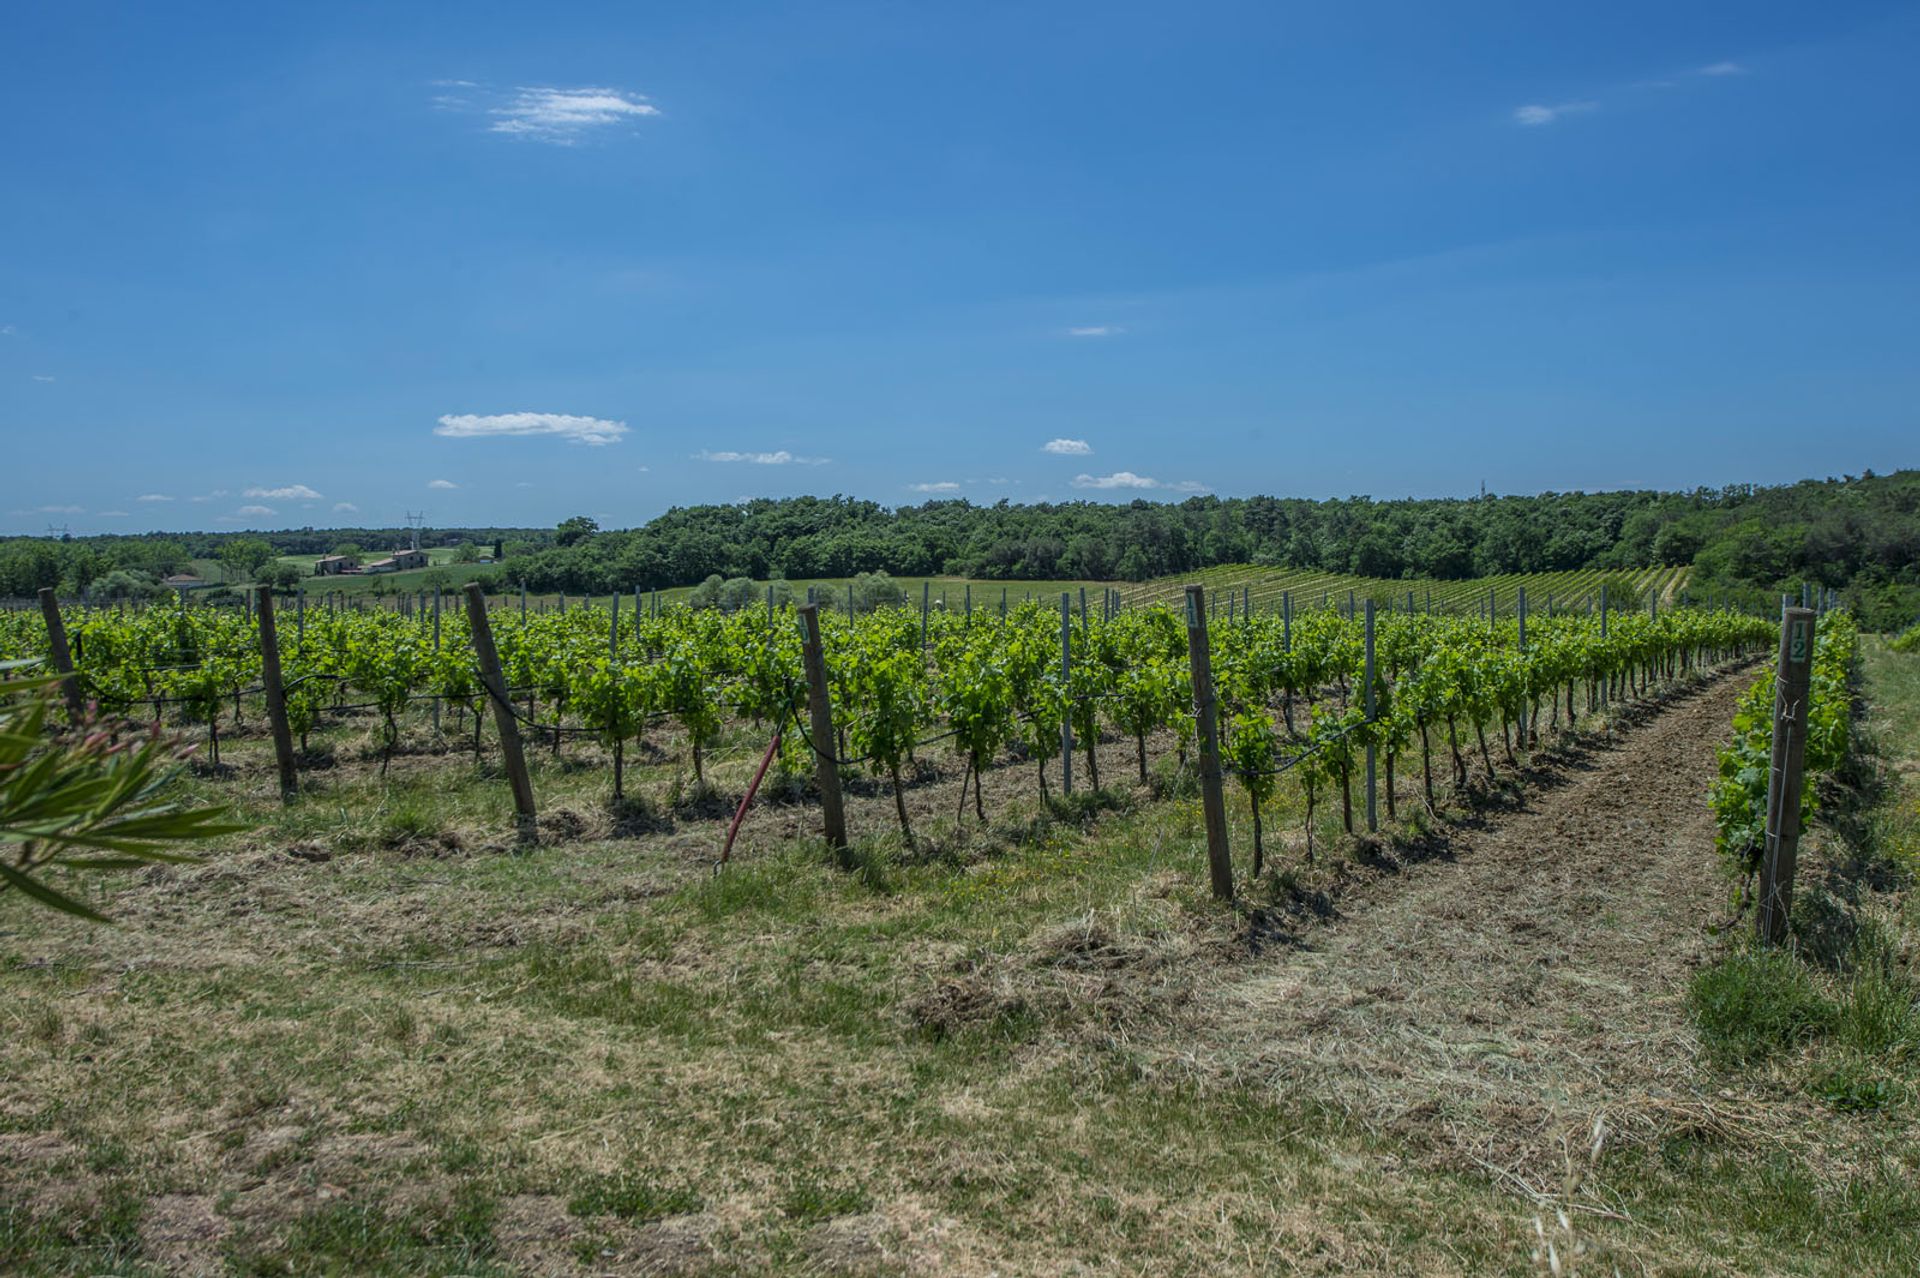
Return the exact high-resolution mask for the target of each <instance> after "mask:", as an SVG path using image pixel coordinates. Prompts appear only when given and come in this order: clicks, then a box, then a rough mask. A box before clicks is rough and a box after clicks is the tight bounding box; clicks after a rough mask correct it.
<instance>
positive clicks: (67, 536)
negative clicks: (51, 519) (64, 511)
mask: <svg viewBox="0 0 1920 1278" xmlns="http://www.w3.org/2000/svg"><path fill="white" fill-rule="evenodd" d="M47 536H49V537H51V538H53V539H54V540H55V541H72V540H73V529H72V528H70V527H68V526H67V525H66V524H61V525H60V526H59V527H58V528H56V527H54V526H53V525H52V524H48V525H47Z"/></svg>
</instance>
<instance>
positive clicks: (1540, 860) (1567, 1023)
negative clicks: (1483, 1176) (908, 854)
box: [1177, 673, 1751, 1193]
mask: <svg viewBox="0 0 1920 1278" xmlns="http://www.w3.org/2000/svg"><path fill="white" fill-rule="evenodd" d="M1750 682H1751V676H1750V675H1742V674H1740V673H1735V674H1731V675H1727V676H1723V677H1722V678H1720V679H1719V680H1717V681H1716V682H1714V683H1712V684H1710V685H1708V686H1706V687H1705V688H1704V689H1702V690H1699V691H1697V692H1694V693H1691V694H1686V695H1683V696H1681V697H1679V698H1676V699H1675V700H1674V701H1673V702H1672V703H1671V704H1669V705H1668V706H1666V707H1665V708H1664V709H1662V710H1660V711H1658V712H1657V713H1653V714H1651V715H1649V716H1647V717H1645V718H1644V719H1643V720H1642V721H1641V722H1639V723H1638V724H1637V725H1634V726H1630V727H1626V728H1622V729H1619V730H1617V731H1616V732H1615V733H1614V734H1613V735H1612V738H1611V739H1610V740H1605V739H1603V740H1597V741H1595V742H1592V743H1590V744H1589V745H1587V746H1585V747H1583V748H1580V749H1578V750H1575V751H1573V752H1570V753H1567V754H1565V755H1563V756H1562V757H1561V758H1560V759H1559V760H1557V761H1556V762H1554V763H1552V764H1549V765H1548V766H1547V767H1545V768H1544V769H1543V774H1541V775H1536V776H1535V777H1534V778H1532V782H1533V783H1532V784H1531V785H1530V786H1529V787H1528V789H1527V791H1526V798H1525V799H1524V801H1523V802H1522V804H1521V806H1519V807H1518V808H1517V809H1515V810H1513V811H1510V812H1506V813H1502V814H1499V815H1496V816H1494V817H1492V818H1491V819H1490V820H1487V821H1484V822H1480V823H1469V824H1467V825H1466V826H1464V827H1461V828H1457V829H1455V830H1454V831H1452V833H1451V835H1450V837H1449V838H1448V841H1447V850H1446V855H1445V856H1444V857H1435V858H1430V859H1427V860H1425V861H1421V862H1416V863H1413V864H1411V865H1408V866H1406V867H1404V868H1403V870H1402V872H1401V873H1400V874H1399V875H1397V876H1395V880H1394V881H1387V882H1379V883H1376V884H1374V885H1373V887H1372V888H1371V889H1367V888H1363V889H1362V890H1361V892H1360V893H1359V896H1360V897H1361V898H1362V899H1359V900H1354V899H1345V898H1343V899H1342V901H1341V903H1340V908H1339V911H1338V912H1337V913H1336V914H1334V915H1333V916H1332V917H1330V918H1328V919H1326V920H1325V921H1323V922H1319V923H1310V924H1309V925H1308V926H1307V928H1306V930H1305V932H1304V933H1303V934H1302V936H1301V937H1300V943H1299V944H1298V945H1297V946H1292V947H1284V948H1279V949H1270V950H1269V951H1268V952H1267V954H1266V955H1265V956H1264V957H1262V958H1260V959H1256V960H1255V961H1254V962H1252V963H1251V964H1241V965H1238V966H1236V967H1235V968H1233V969H1231V971H1232V979H1231V980H1230V981H1229V982H1228V983H1226V984H1224V985H1220V986H1216V987H1215V988H1213V989H1211V990H1208V991H1205V992H1203V993H1202V994H1201V996H1200V1001H1201V1006H1200V1008H1199V1020H1200V1023H1201V1028H1200V1035H1201V1038H1202V1040H1203V1042H1202V1043H1201V1044H1198V1045H1196V1044H1195V1043H1193V1042H1192V1041H1190V1040H1189V1041H1187V1042H1184V1043H1182V1044H1181V1045H1180V1046H1179V1048H1178V1049H1177V1050H1178V1054H1179V1056H1180V1057H1181V1058H1183V1059H1185V1060H1186V1061H1189V1062H1198V1064H1197V1066H1196V1067H1197V1068H1199V1069H1200V1070H1201V1071H1203V1072H1211V1071H1218V1072H1220V1073H1222V1074H1225V1075H1227V1076H1230V1077H1233V1078H1235V1079H1237V1080H1240V1081H1243V1082H1244V1081H1253V1082H1259V1083H1263V1084H1265V1085H1267V1086H1269V1087H1271V1088H1273V1089H1274V1090H1275V1091H1277V1092H1280V1093H1282V1094H1287V1095H1297V1096H1298V1097H1300V1098H1301V1099H1302V1100H1309V1101H1331V1102H1332V1103H1333V1104H1335V1105H1338V1106H1340V1107H1342V1108H1345V1109H1346V1110H1348V1111H1349V1112H1351V1113H1353V1114H1354V1115H1355V1116H1356V1117H1358V1118H1360V1119H1362V1120H1363V1121H1365V1122H1367V1123H1369V1124H1371V1125H1376V1126H1380V1127H1383V1128H1388V1129H1391V1130H1395V1131H1397V1132H1400V1133H1401V1134H1403V1135H1409V1136H1412V1137H1413V1138H1414V1139H1415V1140H1416V1141H1417V1142H1420V1143H1425V1144H1429V1145H1430V1147H1431V1148H1433V1149H1434V1150H1435V1151H1436V1154H1437V1155H1438V1156H1439V1157H1440V1158H1441V1160H1442V1161H1444V1162H1446V1163H1449V1164H1457V1165H1459V1166H1461V1167H1463V1168H1465V1167H1471V1166H1478V1167H1479V1168H1481V1169H1482V1170H1485V1171H1488V1172H1491V1173H1492V1174H1494V1175H1495V1177H1496V1178H1497V1179H1500V1180H1502V1181H1503V1182H1507V1183H1510V1184H1513V1185H1514V1187H1516V1188H1524V1189H1527V1190H1530V1191H1532V1192H1536V1193H1542V1192H1550V1191H1552V1190H1553V1189H1555V1188H1557V1187H1558V1184H1559V1181H1560V1180H1561V1178H1562V1177H1563V1176H1564V1175H1565V1173H1566V1170H1567V1166H1568V1164H1567V1152H1568V1151H1569V1150H1572V1151H1574V1152H1575V1154H1576V1158H1577V1153H1578V1151H1579V1150H1580V1149H1581V1148H1582V1147H1584V1146H1585V1145H1586V1144H1587V1143H1588V1139H1589V1136H1590V1132H1591V1128H1592V1124H1593V1121H1594V1119H1595V1118H1596V1117H1604V1118H1605V1119H1606V1121H1607V1124H1608V1128H1609V1130H1610V1131H1612V1132H1613V1133H1615V1135H1614V1136H1613V1137H1611V1138H1610V1139H1616V1140H1617V1139H1621V1138H1626V1139H1633V1138H1635V1137H1646V1136H1650V1135H1652V1134H1654V1133H1656V1132H1660V1131H1668V1130H1674V1129H1676V1128H1679V1127H1696V1128H1697V1127H1699V1126H1701V1125H1707V1126H1713V1125H1716V1124H1718V1123H1719V1122H1721V1121H1724V1115H1721V1114H1719V1113H1718V1112H1717V1110H1716V1102H1715V1101H1714V1099H1713V1098H1711V1097H1707V1096H1702V1095H1697V1094H1695V1092H1694V1090H1693V1088H1692V1079H1693V1075H1694V1069H1693V1057H1694V1051H1695V1040H1694V1037H1693V1032H1692V1029H1691V1027H1690V1024H1689V1021H1688V1017H1687V1013H1686V1007H1685V998H1686V983H1687V977H1688V974H1689V972H1690V971H1691V969H1692V967H1693V966H1694V964H1695V963H1696V962H1697V961H1698V960H1699V959H1700V958H1701V957H1702V955H1703V953H1704V950H1705V946H1706V942H1707V936H1708V929H1709V927H1710V926H1711V925H1712V924H1713V923H1714V922H1715V921H1716V920H1717V919H1718V918H1720V917H1722V916H1724V914H1725V913H1726V908H1727V892H1728V889H1727V883H1726V880H1725V878H1724V877H1723V876H1722V875H1721V873H1720V871H1719V869H1718V867H1717V866H1716V863H1715V857H1714V853H1713V835H1714V830H1713V822H1712V818H1711V815H1710V813H1709V811H1708V809H1707V790H1708V786H1709V784H1710V782H1711V779H1712V777H1713V775H1714V771H1715V757H1714V750H1715V747H1716V746H1717V745H1718V744H1719V743H1720V742H1722V741H1723V740H1724V739H1725V738H1726V736H1727V732H1728V724H1729V721H1730V719H1731V716H1732V713H1733V708H1734V702H1735V701H1736V700H1737V698H1738V697H1739V695H1740V693H1741V692H1742V691H1743V690H1744V689H1745V688H1746V687H1747V685H1748V684H1749V683H1750Z"/></svg>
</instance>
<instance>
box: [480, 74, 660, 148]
mask: <svg viewBox="0 0 1920 1278" xmlns="http://www.w3.org/2000/svg"><path fill="white" fill-rule="evenodd" d="M491 114H492V115H493V116H494V121H493V125H492V127H491V129H490V130H489V131H490V132H493V133H506V134H511V135H513V136H515V137H523V138H532V139H534V140H535V141H539V142H551V143H553V144H555V145H556V146H573V145H574V144H576V143H577V142H579V141H580V139H581V137H582V136H583V135H584V134H585V133H586V132H587V131H588V130H590V129H597V128H603V127H605V126H607V125H610V124H619V123H621V122H623V121H629V120H635V119H640V118H643V117H645V116H651V115H659V114H660V108H658V107H656V106H654V105H653V104H652V103H650V102H648V101H647V100H646V98H645V97H643V96H642V95H640V94H637V93H626V92H623V91H622V90H619V89H592V88H582V89H554V88H544V87H528V88H519V89H515V90H514V91H513V94H512V96H511V97H510V98H508V99H507V101H506V103H505V104H504V105H502V106H496V107H493V108H491Z"/></svg>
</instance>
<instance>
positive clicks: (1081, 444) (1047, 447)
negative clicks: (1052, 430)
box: [1040, 439, 1093, 457]
mask: <svg viewBox="0 0 1920 1278" xmlns="http://www.w3.org/2000/svg"><path fill="white" fill-rule="evenodd" d="M1040 451H1041V452H1043V453H1052V454H1054V455H1055V456H1056V457H1091V456H1093V445H1092V444H1089V443H1088V442H1087V441H1086V440H1084V439H1049V440H1048V441H1047V442H1046V443H1044V444H1042V445H1040Z"/></svg>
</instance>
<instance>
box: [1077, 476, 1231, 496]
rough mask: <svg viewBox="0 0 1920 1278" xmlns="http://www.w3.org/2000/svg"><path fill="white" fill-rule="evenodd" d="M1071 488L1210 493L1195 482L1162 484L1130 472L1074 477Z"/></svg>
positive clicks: (1189, 480)
mask: <svg viewBox="0 0 1920 1278" xmlns="http://www.w3.org/2000/svg"><path fill="white" fill-rule="evenodd" d="M1073 486H1074V487H1075V488H1100V489H1115V488H1139V489H1148V488H1160V489H1165V490H1166V491H1168V492H1175V493H1204V492H1210V491H1212V490H1211V489H1209V488H1208V487H1207V486H1206V485H1205V484H1202V483H1199V482H1197V481H1195V480H1191V479H1183V480H1179V481H1178V482H1176V483H1164V482H1162V481H1161V480H1158V479H1152V478H1149V477H1148V476H1146V475H1136V474H1134V473H1133V472H1132V471H1130V470H1116V471H1114V472H1113V473H1112V474H1111V475H1075V476H1074V477H1073Z"/></svg>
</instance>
